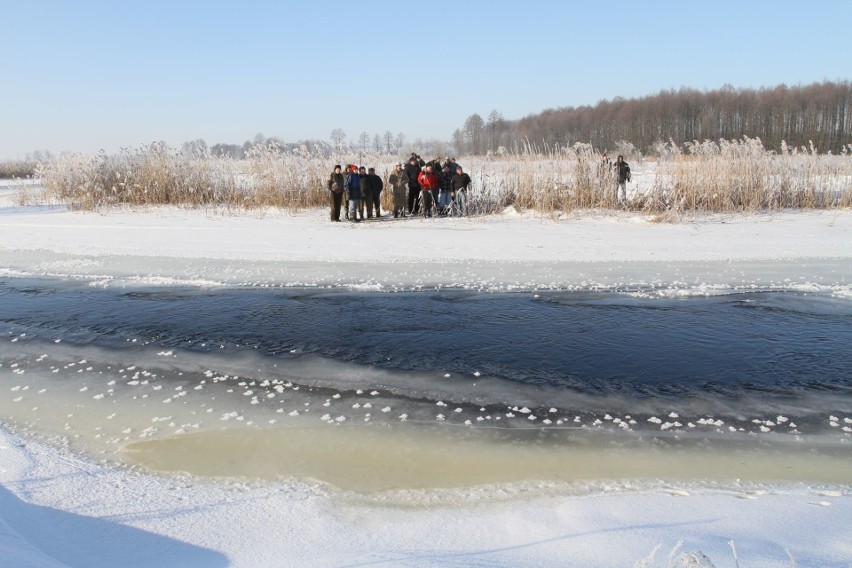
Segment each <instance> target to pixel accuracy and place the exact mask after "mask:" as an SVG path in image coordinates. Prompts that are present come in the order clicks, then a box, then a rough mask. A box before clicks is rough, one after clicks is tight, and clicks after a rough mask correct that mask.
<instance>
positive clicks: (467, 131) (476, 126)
mask: <svg viewBox="0 0 852 568" xmlns="http://www.w3.org/2000/svg"><path fill="white" fill-rule="evenodd" d="M484 127H485V121H484V120H482V117H481V116H479V114H477V113H473V114H472V115H470V116H469V117H467V120H465V121H464V135H465V139H466V140H467V141H468V144H469V146H468V149H469V151H470V153H471V154H474V155H479V154H481V153H482V129H483V128H484Z"/></svg>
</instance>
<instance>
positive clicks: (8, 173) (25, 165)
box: [0, 160, 38, 179]
mask: <svg viewBox="0 0 852 568" xmlns="http://www.w3.org/2000/svg"><path fill="white" fill-rule="evenodd" d="M37 166H38V162H37V161H35V160H8V161H5V162H0V179H27V178H31V177H32V176H33V175H34V174H35V170H36V167H37Z"/></svg>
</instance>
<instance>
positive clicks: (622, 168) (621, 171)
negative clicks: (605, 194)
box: [615, 156, 630, 205]
mask: <svg viewBox="0 0 852 568" xmlns="http://www.w3.org/2000/svg"><path fill="white" fill-rule="evenodd" d="M615 168H616V170H615V178H616V181H615V200H616V201H617V202H618V204H619V205H622V204H623V203H627V183H628V182H629V181H630V166H629V165H627V162H625V161H624V156H619V157H618V158H617V159H616V160H615ZM619 190H621V191H622V192H623V193H624V201H623V202H622V200H621V197H620V196H619Z"/></svg>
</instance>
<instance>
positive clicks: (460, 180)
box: [450, 166, 470, 215]
mask: <svg viewBox="0 0 852 568" xmlns="http://www.w3.org/2000/svg"><path fill="white" fill-rule="evenodd" d="M469 186H470V176H469V175H467V174H466V173H465V172H464V170H463V169H462V167H461V166H456V175H454V176H453V181H452V185H451V186H450V188H451V190H452V197H453V199H454V200H455V202H456V209H458V212H459V214H461V215H467V188H468V187H469Z"/></svg>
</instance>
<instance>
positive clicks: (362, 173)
mask: <svg viewBox="0 0 852 568" xmlns="http://www.w3.org/2000/svg"><path fill="white" fill-rule="evenodd" d="M358 177H359V178H360V181H359V182H358V183H359V184H360V185H361V200H360V201H359V202H358V207H357V209H358V217H359V218H360V219H361V220H362V221H363V220H364V209H365V207H364V206H365V205H366V203H367V201H368V200H370V201H371V200H372V199H373V193H372V192H371V191H370V180H369V179H367V168H366V167H365V166H361V167H360V168H358Z"/></svg>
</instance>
